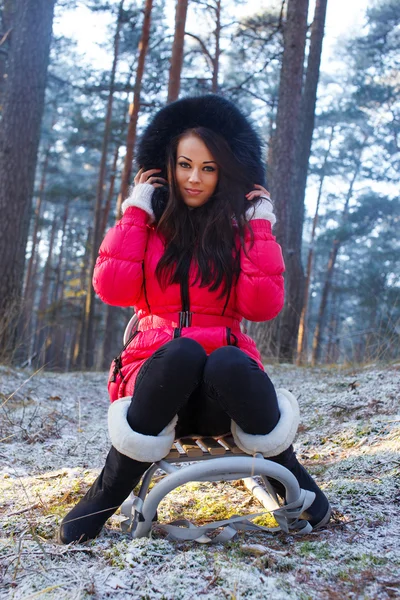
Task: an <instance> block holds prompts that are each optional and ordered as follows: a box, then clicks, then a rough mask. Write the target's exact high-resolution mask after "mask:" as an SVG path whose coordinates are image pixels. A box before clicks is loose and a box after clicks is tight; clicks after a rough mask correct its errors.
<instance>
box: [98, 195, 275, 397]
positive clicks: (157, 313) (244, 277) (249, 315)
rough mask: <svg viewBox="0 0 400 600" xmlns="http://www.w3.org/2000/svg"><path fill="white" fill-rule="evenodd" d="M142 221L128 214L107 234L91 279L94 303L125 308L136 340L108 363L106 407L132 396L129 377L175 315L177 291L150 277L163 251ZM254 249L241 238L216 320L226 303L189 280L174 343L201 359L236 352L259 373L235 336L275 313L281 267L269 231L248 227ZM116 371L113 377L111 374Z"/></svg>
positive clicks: (251, 350)
mask: <svg viewBox="0 0 400 600" xmlns="http://www.w3.org/2000/svg"><path fill="white" fill-rule="evenodd" d="M149 221H150V218H149V215H148V214H147V213H146V212H145V211H144V210H142V209H141V208H138V207H137V206H129V207H128V208H127V209H126V211H125V213H124V215H123V217H122V219H121V220H120V221H119V222H118V224H117V225H116V226H115V227H113V228H112V229H110V230H109V231H108V233H107V234H106V236H105V238H104V240H103V243H102V244H101V247H100V251H99V257H98V259H97V262H96V266H95V269H94V275H93V286H94V289H95V291H96V292H97V294H98V295H99V297H100V298H101V299H102V300H103V301H104V302H106V303H107V304H111V305H113V306H132V307H133V308H134V310H135V312H136V314H137V316H138V318H139V325H138V333H137V334H136V335H135V337H134V338H133V339H132V341H131V342H130V344H129V345H128V346H127V348H126V349H125V350H124V351H123V353H122V355H121V357H120V362H119V365H118V369H117V370H116V369H115V364H114V363H113V365H112V369H111V371H110V380H109V384H108V389H109V393H110V398H111V401H112V402H113V401H114V400H117V399H118V398H122V397H124V396H128V395H132V393H133V390H134V386H135V380H136V376H137V374H138V372H139V370H140V368H141V366H142V365H143V363H144V362H145V361H146V360H147V359H148V358H149V357H150V356H151V355H152V354H153V353H154V352H155V351H156V350H157V349H158V348H159V347H160V346H162V345H163V344H166V343H167V342H169V341H170V340H172V339H173V337H174V329H175V328H176V327H178V319H179V315H178V313H179V311H181V310H182V308H181V292H180V286H179V285H178V284H172V285H169V286H168V287H167V289H166V290H165V291H162V290H161V288H160V286H159V283H158V281H157V278H156V276H155V270H156V266H157V264H158V261H159V260H160V258H161V256H162V254H163V251H164V246H163V241H162V239H161V238H160V236H159V235H158V234H157V231H156V228H155V227H154V226H153V225H151V224H150V223H149ZM251 225H252V229H253V232H254V243H253V245H252V246H251V244H250V234H249V233H248V232H246V237H245V247H246V250H247V256H246V253H245V252H244V251H243V250H242V249H241V257H240V264H241V273H240V275H239V278H238V281H237V283H236V285H235V286H233V288H232V292H231V295H230V298H229V302H228V304H227V306H226V309H225V312H224V316H222V312H223V309H224V305H225V302H226V297H224V298H218V295H219V291H218V290H217V291H215V292H210V290H209V289H207V288H201V287H199V284H198V283H195V282H194V280H195V272H194V270H193V268H192V269H191V271H190V273H189V296H190V310H191V312H192V313H193V316H192V323H191V326H190V327H183V328H182V329H181V336H182V337H190V338H192V339H194V340H196V341H197V342H199V343H200V344H201V345H202V346H203V348H204V349H205V351H206V352H207V354H210V353H211V352H213V351H214V350H216V349H217V348H220V347H221V346H226V345H231V344H233V345H236V346H238V347H239V348H240V349H241V350H243V352H245V353H246V354H248V356H250V357H251V358H253V359H254V360H256V361H257V363H258V364H259V366H260V368H261V369H263V365H262V363H261V357H260V354H259V352H258V350H257V348H256V345H255V343H254V341H253V340H252V339H251V338H250V337H249V336H248V335H246V334H245V333H242V331H241V329H240V321H241V320H242V319H243V318H245V319H248V320H250V321H267V320H269V319H273V318H274V317H275V316H276V315H277V314H278V313H279V311H280V310H281V308H282V306H283V299H284V284H283V276H282V273H283V271H284V264H283V258H282V252H281V248H280V246H279V245H278V244H277V242H276V241H275V237H274V236H273V235H272V233H271V223H270V222H269V221H268V220H266V219H259V218H256V219H254V220H252V221H251ZM116 371H117V372H116Z"/></svg>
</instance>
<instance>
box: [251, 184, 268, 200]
mask: <svg viewBox="0 0 400 600" xmlns="http://www.w3.org/2000/svg"><path fill="white" fill-rule="evenodd" d="M254 187H255V188H258V189H256V190H253V191H252V192H249V193H248V194H246V198H247V200H249V201H251V200H255V199H256V198H260V200H262V199H264V200H271V196H270V194H269V192H268V190H266V189H265V187H263V186H262V185H258V184H257V183H255V184H254Z"/></svg>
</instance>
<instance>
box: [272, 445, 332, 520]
mask: <svg viewBox="0 0 400 600" xmlns="http://www.w3.org/2000/svg"><path fill="white" fill-rule="evenodd" d="M268 460H272V461H274V462H276V463H278V464H280V465H282V466H283V467H286V468H287V469H288V470H289V471H290V472H291V473H293V475H294V476H295V477H296V479H297V481H298V482H299V486H300V487H301V488H302V489H303V490H309V491H310V492H315V500H314V502H313V503H312V504H311V506H310V507H309V508H307V510H305V511H304V512H303V513H302V514H301V517H300V518H301V519H304V520H306V521H308V522H309V523H310V525H311V526H312V527H313V529H316V528H317V527H322V526H323V525H326V524H327V523H328V521H329V519H330V516H331V506H330V504H329V501H328V498H327V497H326V496H325V494H324V493H323V492H322V490H320V488H319V487H318V485H317V484H316V483H315V481H314V479H313V478H312V477H311V475H310V474H309V473H308V472H307V471H306V469H305V468H304V467H303V465H301V464H300V463H299V461H298V460H297V458H296V453H295V451H294V449H293V446H289V448H287V450H284V451H283V452H281V454H278V455H277V456H273V457H269V458H268ZM268 479H269V481H270V483H271V485H272V487H273V488H274V490H275V492H276V493H277V494H278V496H280V497H281V498H282V499H283V500H284V499H285V488H284V486H283V485H282V484H281V483H280V482H279V481H276V480H275V479H270V478H268Z"/></svg>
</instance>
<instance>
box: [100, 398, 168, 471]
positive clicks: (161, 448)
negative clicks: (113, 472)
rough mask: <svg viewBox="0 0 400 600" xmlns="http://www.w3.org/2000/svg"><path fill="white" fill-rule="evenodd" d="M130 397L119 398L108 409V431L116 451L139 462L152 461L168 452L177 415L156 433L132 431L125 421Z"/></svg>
mask: <svg viewBox="0 0 400 600" xmlns="http://www.w3.org/2000/svg"><path fill="white" fill-rule="evenodd" d="M130 404H131V397H126V398H120V399H119V400H116V401H115V402H113V403H112V404H111V406H110V408H109V409H108V433H109V435H110V439H111V443H112V445H113V446H114V448H115V449H116V450H118V452H121V454H124V455H125V456H129V458H133V459H134V460H138V461H140V462H149V463H154V462H157V461H158V460H161V459H162V458H164V457H165V456H167V454H168V453H169V451H170V449H171V446H172V444H173V442H174V439H175V425H176V423H177V421H178V417H177V415H175V417H174V418H173V419H172V421H171V423H169V424H168V425H167V426H166V427H165V428H164V429H163V430H162V431H161V432H160V433H159V434H158V435H144V434H143V433H138V432H137V431H133V429H131V427H130V426H129V423H128V421H127V418H126V417H127V414H128V409H129V406H130Z"/></svg>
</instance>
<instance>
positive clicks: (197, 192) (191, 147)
mask: <svg viewBox="0 0 400 600" xmlns="http://www.w3.org/2000/svg"><path fill="white" fill-rule="evenodd" d="M218 174H219V169H218V165H217V163H216V162H215V160H214V157H213V156H212V154H211V153H210V151H209V149H208V148H207V146H206V145H205V143H204V142H203V141H202V140H201V139H200V138H199V137H197V136H196V135H187V136H185V137H183V138H181V139H180V140H179V143H178V149H177V154H176V169H175V176H176V181H177V184H178V187H179V191H180V193H181V196H182V198H183V201H184V203H185V204H186V205H187V206H190V207H191V208H197V207H199V206H202V205H203V204H205V203H206V202H208V200H209V199H210V197H211V196H212V194H213V193H214V190H215V188H216V186H217V183H218Z"/></svg>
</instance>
